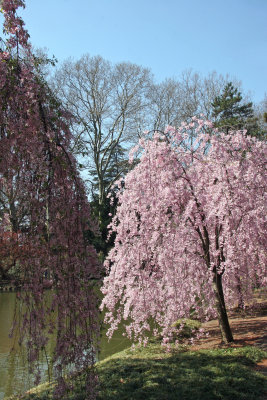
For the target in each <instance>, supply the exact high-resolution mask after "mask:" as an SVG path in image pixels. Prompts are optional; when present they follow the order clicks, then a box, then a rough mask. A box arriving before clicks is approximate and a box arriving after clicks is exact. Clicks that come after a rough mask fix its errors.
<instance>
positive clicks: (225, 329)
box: [213, 271, 234, 343]
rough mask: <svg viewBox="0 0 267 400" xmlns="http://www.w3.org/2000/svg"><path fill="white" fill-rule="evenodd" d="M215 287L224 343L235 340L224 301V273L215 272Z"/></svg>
mask: <svg viewBox="0 0 267 400" xmlns="http://www.w3.org/2000/svg"><path fill="white" fill-rule="evenodd" d="M213 288H214V292H215V298H216V309H217V315H218V320H219V326H220V330H221V335H222V341H223V342H224V343H229V342H233V340H234V339H233V335H232V331H231V328H230V325H229V320H228V316H227V311H226V307H225V302H224V295H223V287H222V275H219V274H218V273H217V272H216V271H215V272H214V278H213Z"/></svg>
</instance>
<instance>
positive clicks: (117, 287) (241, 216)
mask: <svg viewBox="0 0 267 400" xmlns="http://www.w3.org/2000/svg"><path fill="white" fill-rule="evenodd" d="M192 131H193V135H192ZM189 133H190V134H189ZM148 137H149V135H148ZM192 138H193V140H192ZM139 145H140V148H141V150H142V157H141V159H140V163H139V164H138V165H137V166H136V167H135V168H134V169H133V170H132V171H131V172H129V173H128V175H127V176H126V178H125V180H124V182H123V185H121V190H120V192H119V194H118V203H119V206H118V209H117V214H116V216H115V217H114V219H113V222H112V224H111V230H112V231H113V232H115V233H116V241H115V247H114V248H113V249H112V250H111V251H110V253H109V256H108V259H107V260H106V268H107V271H110V272H109V274H108V276H107V277H106V278H105V279H104V285H103V288H102V291H103V293H104V299H103V302H102V308H103V309H104V308H105V309H106V311H107V312H106V322H107V323H109V324H110V329H109V335H110V336H111V335H112V334H113V332H114V330H116V329H117V328H118V325H119V324H120V323H121V322H124V324H125V328H126V332H127V334H128V335H129V337H131V338H133V339H136V340H137V339H140V340H144V338H145V337H146V336H147V334H148V332H149V331H150V332H151V330H152V329H153V326H154V328H155V329H156V330H155V332H154V333H156V331H158V332H161V334H162V336H163V341H164V342H165V343H167V342H168V340H169V339H170V338H171V337H172V335H173V334H174V328H173V323H174V322H175V321H176V320H177V319H179V318H183V317H190V316H192V315H194V316H195V317H199V318H201V319H205V318H210V317H212V316H215V315H217V317H218V320H219V324H220V328H221V333H222V339H223V340H224V341H226V342H229V341H232V340H233V337H232V332H231V329H230V326H229V322H228V317H227V307H229V306H234V305H235V304H238V303H239V302H240V296H242V301H243V302H244V301H248V300H250V299H251V297H252V293H253V289H254V288H255V287H257V286H258V285H263V284H266V244H267V237H266V219H265V216H266V211H267V210H266V208H267V202H266V189H267V174H266V156H267V145H266V143H265V142H263V141H258V140H257V139H255V138H252V137H249V136H246V133H245V132H241V131H238V132H231V133H230V134H229V135H225V134H223V133H219V132H218V130H216V129H214V128H213V127H212V123H211V122H210V121H204V120H201V119H197V118H193V119H192V121H191V122H190V123H189V124H182V126H181V127H180V128H178V129H175V128H173V127H167V128H166V131H165V133H164V134H162V133H160V132H155V134H154V136H153V137H152V138H150V139H149V138H148V139H146V140H145V139H142V140H140V144H139ZM135 150H136V149H135ZM131 157H133V154H131ZM151 321H153V324H152V325H151Z"/></svg>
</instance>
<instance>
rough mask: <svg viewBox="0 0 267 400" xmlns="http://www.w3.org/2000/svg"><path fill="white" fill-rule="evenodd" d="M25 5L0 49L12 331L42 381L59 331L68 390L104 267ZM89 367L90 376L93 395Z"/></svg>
mask: <svg viewBox="0 0 267 400" xmlns="http://www.w3.org/2000/svg"><path fill="white" fill-rule="evenodd" d="M19 6H22V7H24V1H23V0H2V1H1V7H2V12H3V15H4V19H5V20H4V34H5V37H6V42H5V45H4V49H2V51H1V52H0V88H1V89H0V110H1V111H0V143H1V146H0V190H1V192H0V193H1V194H0V211H1V212H0V225H1V226H0V234H1V240H0V246H2V245H3V246H4V247H3V246H2V248H1V251H0V253H1V254H2V253H3V254H4V255H5V258H6V260H9V256H8V254H7V253H8V251H10V253H11V256H12V252H13V258H14V253H15V256H16V259H15V261H14V263H15V266H16V269H17V270H18V271H19V274H18V278H19V281H20V284H21V285H22V291H21V293H20V295H19V296H20V301H23V303H24V307H22V308H21V307H20V304H21V303H18V308H17V310H16V312H17V313H19V314H18V316H17V318H16V321H15V325H14V329H18V332H19V337H20V343H21V344H22V343H26V345H27V348H28V360H29V362H30V363H31V365H32V366H33V367H34V370H35V372H36V371H37V373H36V383H38V381H39V379H40V368H39V363H38V360H39V356H40V353H41V352H42V351H45V348H46V344H47V343H48V339H49V335H50V334H52V333H53V332H56V337H57V339H56V344H55V349H54V355H53V364H54V374H53V376H54V377H56V378H57V379H58V382H59V384H60V385H58V390H59V392H60V390H61V389H64V388H66V381H65V380H64V378H63V374H64V368H65V367H68V366H71V370H72V371H77V370H81V369H84V368H86V367H88V366H90V367H91V366H92V365H93V363H94V360H95V348H96V344H97V340H98V317H97V314H98V311H97V299H96V297H95V294H94V292H95V291H94V289H93V282H94V280H95V279H96V278H98V276H99V266H98V262H97V256H96V253H95V250H94V249H93V248H92V247H91V246H90V245H89V244H88V243H87V242H86V240H85V236H84V232H85V230H86V229H88V227H89V228H90V229H91V230H93V231H94V230H96V229H97V228H96V227H95V226H94V223H93V221H91V219H90V209H89V204H88V201H87V197H86V193H85V188H84V185H83V182H82V180H81V178H80V177H79V174H78V172H77V169H76V162H75V159H74V158H73V156H72V155H71V153H70V151H69V149H70V143H71V140H72V137H71V134H70V131H69V129H68V125H69V123H70V116H69V115H68V113H66V112H63V111H62V110H61V108H60V105H59V104H58V103H57V101H56V99H55V98H54V97H53V95H52V93H51V92H50V91H49V89H48V87H47V85H46V84H45V81H44V79H42V77H41V76H40V74H38V73H37V71H36V67H35V61H36V60H35V57H34V56H33V54H32V50H31V46H30V43H29V41H28V37H29V35H28V33H27V31H26V30H25V29H24V23H23V21H22V19H21V18H19V17H18V16H17V8H18V7H19ZM2 43H3V42H2ZM21 54H23V57H21ZM49 286H50V287H51V286H52V289H53V290H52V291H51V299H50V300H49V301H48V300H46V298H47V297H46V296H45V289H46V288H47V287H49ZM21 310H23V311H21ZM21 313H22V315H21ZM91 369H92V368H87V369H86V371H88V376H87V378H88V389H89V391H88V393H91V394H92V391H91V389H92V382H91V378H92V377H94V374H93V373H92V374H91V373H90V370H91ZM59 395H60V393H59ZM92 395H93V394H92ZM88 396H89V394H88ZM88 398H89V397H88Z"/></svg>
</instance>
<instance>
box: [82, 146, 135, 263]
mask: <svg viewBox="0 0 267 400" xmlns="http://www.w3.org/2000/svg"><path fill="white" fill-rule="evenodd" d="M125 153H126V150H125V149H124V148H123V147H122V146H121V145H120V144H117V145H116V146H115V147H114V150H113V152H112V154H111V157H110V162H109V167H108V168H107V169H106V170H105V176H104V179H103V186H104V196H103V198H102V200H101V202H100V201H99V190H98V188H99V181H98V175H97V171H96V169H93V168H92V169H91V170H90V173H91V175H92V181H91V184H92V201H91V203H90V205H91V210H92V214H93V216H94V217H95V219H96V220H98V225H99V234H98V235H96V234H95V233H92V232H91V231H88V232H87V233H86V236H87V239H88V240H89V242H90V243H91V244H93V245H94V247H95V249H96V251H97V253H98V255H99V257H100V259H101V261H103V260H104V258H105V257H106V256H107V254H108V252H109V250H110V249H111V248H112V247H113V245H114V240H115V235H114V234H112V235H111V236H109V230H108V225H109V224H110V222H111V220H112V216H114V215H115V212H116V205H117V201H116V196H115V192H116V188H112V186H113V184H114V182H115V181H116V180H117V179H119V178H121V177H123V176H125V175H126V173H127V172H128V171H129V167H130V165H129V163H128V160H127V159H126V157H125ZM131 167H132V166H131ZM110 195H111V197H115V202H114V203H113V204H111V203H110V198H109V197H110Z"/></svg>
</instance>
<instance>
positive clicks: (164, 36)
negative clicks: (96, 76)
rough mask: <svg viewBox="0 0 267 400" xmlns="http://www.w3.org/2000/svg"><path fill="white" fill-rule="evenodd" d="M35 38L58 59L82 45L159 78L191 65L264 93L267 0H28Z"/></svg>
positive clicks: (256, 97) (257, 96)
mask: <svg viewBox="0 0 267 400" xmlns="http://www.w3.org/2000/svg"><path fill="white" fill-rule="evenodd" d="M22 14H23V18H24V20H25V22H26V27H27V28H28V30H29V33H30V35H31V41H32V43H33V45H34V46H37V47H47V49H48V50H49V55H52V54H54V55H55V56H56V57H57V59H58V60H59V61H62V60H64V59H65V58H68V57H70V56H72V57H74V58H75V59H77V58H79V57H80V56H81V55H82V54H84V53H89V54H90V55H92V56H93V55H98V54H99V55H101V56H102V57H104V58H106V59H108V60H109V61H111V62H119V61H130V62H133V63H136V64H139V65H142V66H144V67H148V68H150V69H151V71H152V72H153V73H154V75H155V78H156V80H157V81H162V80H164V79H165V78H170V77H178V76H179V74H180V73H181V72H182V71H183V70H185V69H188V68H192V69H193V70H194V71H197V72H200V73H203V74H206V73H208V72H211V71H213V70H216V71H217V72H218V73H222V74H226V73H229V74H230V76H234V77H236V78H238V79H240V80H241V81H242V83H243V88H244V90H245V91H246V92H247V91H249V90H250V91H251V95H252V99H253V100H254V101H255V102H258V101H260V100H262V99H263V97H264V94H265V93H267V79H266V78H267V0H45V1H44V0H26V10H25V11H23V13H22Z"/></svg>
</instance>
